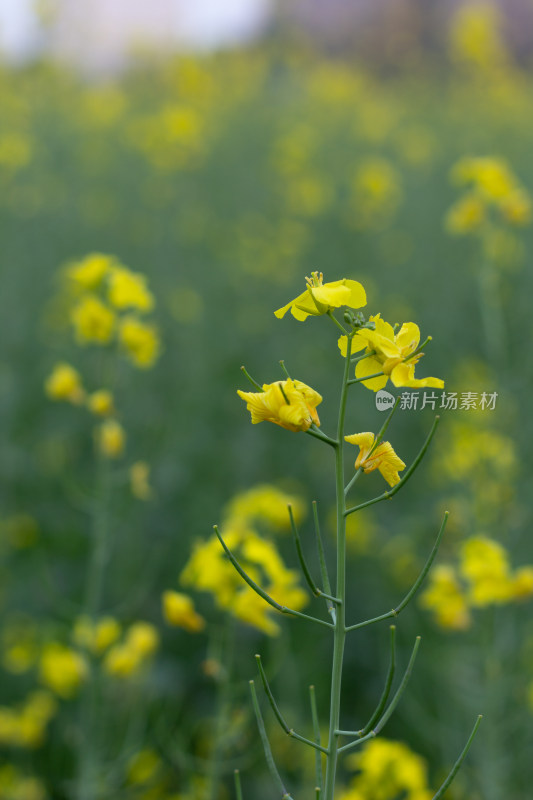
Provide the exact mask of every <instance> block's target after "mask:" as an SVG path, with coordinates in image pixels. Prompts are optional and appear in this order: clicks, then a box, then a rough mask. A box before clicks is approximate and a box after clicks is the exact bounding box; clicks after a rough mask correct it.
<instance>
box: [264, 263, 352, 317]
mask: <svg viewBox="0 0 533 800" xmlns="http://www.w3.org/2000/svg"><path fill="white" fill-rule="evenodd" d="M306 281H307V289H306V290H305V292H302V294H300V295H298V297H295V298H294V300H291V302H290V303H287V305H286V306H283V307H282V308H278V310H277V311H275V312H274V314H275V315H276V317H278V318H279V319H281V318H282V317H284V316H285V314H286V313H287V311H288V310H289V309H290V310H291V314H292V316H293V317H294V318H295V319H297V320H299V321H300V322H303V321H304V320H306V319H307V317H309V316H313V317H319V316H321V315H322V314H327V313H328V311H331V310H333V309H334V308H340V307H341V306H347V307H348V308H362V307H363V306H366V293H365V290H364V289H363V287H362V285H361V284H360V283H359V282H358V281H352V280H348V279H347V278H342V279H341V280H340V281H333V282H332V283H324V277H323V275H322V273H318V272H312V273H311V277H310V278H306Z"/></svg>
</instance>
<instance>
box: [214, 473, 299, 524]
mask: <svg viewBox="0 0 533 800" xmlns="http://www.w3.org/2000/svg"><path fill="white" fill-rule="evenodd" d="M289 505H290V506H291V507H292V513H293V516H294V519H295V521H296V522H298V521H299V520H301V519H302V517H303V515H304V506H303V503H302V500H301V498H300V497H298V496H297V495H294V494H288V493H287V492H283V491H282V490H281V489H278V487H277V486H271V485H270V484H268V483H261V484H258V485H257V486H253V487H252V488H251V489H247V490H246V491H244V492H239V494H237V495H235V496H234V497H233V498H232V500H230V502H229V503H228V505H227V506H226V509H225V515H226V519H227V520H228V524H229V525H230V526H231V525H235V524H238V523H242V524H246V525H249V524H251V523H252V522H256V521H262V522H267V523H268V524H270V525H272V526H273V527H274V528H278V529H281V530H283V529H285V530H288V529H290V517H289V511H288V506H289Z"/></svg>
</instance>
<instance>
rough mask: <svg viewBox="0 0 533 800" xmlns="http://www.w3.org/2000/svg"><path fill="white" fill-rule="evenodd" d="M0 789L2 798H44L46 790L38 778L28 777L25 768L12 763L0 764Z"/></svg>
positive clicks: (36, 799)
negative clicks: (21, 768)
mask: <svg viewBox="0 0 533 800" xmlns="http://www.w3.org/2000/svg"><path fill="white" fill-rule="evenodd" d="M0 790H1V792H2V794H1V797H2V799H3V800H4V798H5V800H46V797H47V791H46V789H45V787H44V784H43V783H41V781H40V780H39V779H38V778H32V777H29V776H28V774H27V770H26V769H25V770H24V772H22V771H21V770H19V769H18V768H17V767H15V766H14V765H13V764H2V766H0Z"/></svg>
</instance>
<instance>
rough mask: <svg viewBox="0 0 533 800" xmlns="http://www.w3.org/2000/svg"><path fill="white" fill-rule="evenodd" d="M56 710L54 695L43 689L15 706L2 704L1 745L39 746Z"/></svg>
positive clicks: (0, 721)
mask: <svg viewBox="0 0 533 800" xmlns="http://www.w3.org/2000/svg"><path fill="white" fill-rule="evenodd" d="M56 711H57V703H56V701H55V699H54V697H53V696H52V695H51V694H50V693H49V692H46V691H42V690H36V691H34V692H32V693H31V694H30V695H28V697H27V698H26V699H25V700H24V702H23V703H21V704H19V705H18V706H16V707H14V708H8V707H6V706H0V745H3V746H6V745H7V746H10V747H21V748H30V749H31V748H34V747H39V745H41V744H42V743H43V741H44V739H45V737H46V728H47V726H48V723H49V722H50V720H51V719H52V718H53V717H54V715H55V714H56ZM0 788H1V786H0ZM0 797H1V794H0Z"/></svg>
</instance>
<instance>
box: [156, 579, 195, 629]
mask: <svg viewBox="0 0 533 800" xmlns="http://www.w3.org/2000/svg"><path fill="white" fill-rule="evenodd" d="M163 615H164V617H165V619H166V621H167V622H168V624H169V625H176V626H177V627H179V628H185V630H186V631H189V632H190V633H198V632H199V631H201V630H203V629H204V628H205V620H204V618H203V617H202V616H200V614H197V613H196V611H195V610H194V604H193V601H192V600H191V598H190V597H189V596H188V595H186V594H182V593H181V592H174V591H172V590H170V589H169V590H168V591H166V592H164V593H163Z"/></svg>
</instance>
